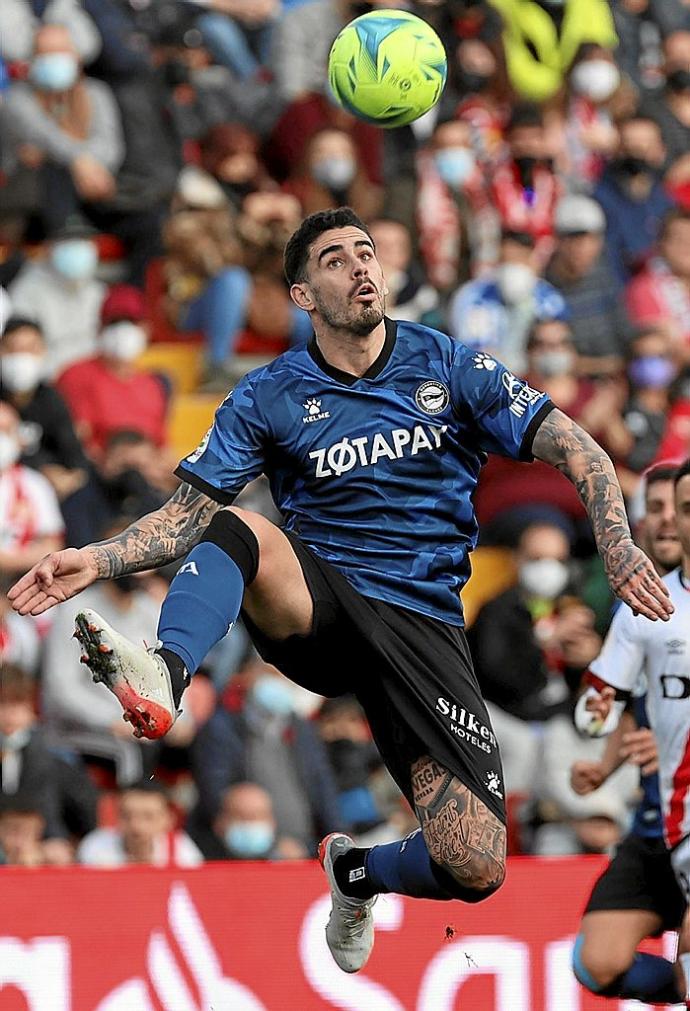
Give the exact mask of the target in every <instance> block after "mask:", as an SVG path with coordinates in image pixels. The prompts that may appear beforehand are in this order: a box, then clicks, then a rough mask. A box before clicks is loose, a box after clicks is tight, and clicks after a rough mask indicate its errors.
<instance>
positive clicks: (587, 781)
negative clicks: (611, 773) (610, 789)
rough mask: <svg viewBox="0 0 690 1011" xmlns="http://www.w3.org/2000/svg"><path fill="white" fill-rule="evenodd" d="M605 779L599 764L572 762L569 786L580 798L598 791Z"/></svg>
mask: <svg viewBox="0 0 690 1011" xmlns="http://www.w3.org/2000/svg"><path fill="white" fill-rule="evenodd" d="M605 779H606V776H605V775H604V769H603V766H602V764H601V762H584V761H580V762H573V764H572V766H571V767H570V785H571V786H572V788H573V790H574V791H575V793H579V794H580V796H584V795H585V794H588V793H593V791H594V790H598V789H599V787H600V786H601V784H602V783H603V782H604V780H605Z"/></svg>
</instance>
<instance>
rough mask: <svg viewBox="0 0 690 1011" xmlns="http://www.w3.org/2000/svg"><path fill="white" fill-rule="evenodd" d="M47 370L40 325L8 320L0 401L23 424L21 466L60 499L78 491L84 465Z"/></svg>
mask: <svg viewBox="0 0 690 1011" xmlns="http://www.w3.org/2000/svg"><path fill="white" fill-rule="evenodd" d="M45 372H46V346H45V341H44V339H43V333H42V331H41V328H40V326H39V325H38V323H35V322H34V321H33V320H31V319H24V318H23V317H22V316H13V317H11V318H10V319H9V320H8V321H7V325H6V326H5V330H4V332H3V333H2V336H0V400H3V401H6V402H7V403H9V404H11V405H12V407H14V409H15V411H17V413H18V414H19V417H20V418H21V420H22V438H23V443H24V448H23V452H22V462H23V463H26V464H27V466H30V467H34V468H35V469H36V470H40V471H41V473H42V474H43V475H44V476H45V477H47V478H48V480H49V481H50V483H51V484H52V486H53V488H54V489H55V492H56V494H57V496H58V498H59V499H60V500H61V501H62V500H63V499H66V498H69V496H70V495H72V494H73V493H74V492H75V491H76V490H77V489H78V488H81V487H82V485H83V484H84V482H85V481H86V467H87V464H86V458H85V456H84V451H83V450H82V448H81V444H80V442H79V440H78V438H77V436H76V433H75V431H74V426H73V424H72V418H71V417H70V413H69V411H68V409H67V405H66V404H65V401H64V400H63V398H62V397H61V396H60V394H59V393H58V392H57V390H56V389H55V387H54V386H53V385H52V384H51V383H49V382H47V381H46V378H45Z"/></svg>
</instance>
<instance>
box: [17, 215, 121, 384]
mask: <svg viewBox="0 0 690 1011" xmlns="http://www.w3.org/2000/svg"><path fill="white" fill-rule="evenodd" d="M93 236H94V229H93V228H92V227H91V226H90V225H89V224H88V223H87V222H85V221H84V220H83V218H81V217H77V216H72V217H70V218H68V219H67V221H66V222H65V224H64V225H63V226H62V227H61V228H59V229H58V230H56V231H55V232H54V233H53V234H52V236H51V238H50V240H49V241H48V242H47V243H46V246H45V252H44V255H43V256H41V257H38V258H37V259H33V260H27V261H26V262H25V263H24V265H23V266H22V268H21V269H20V271H19V273H18V274H17V276H16V277H15V279H14V281H12V283H11V284H10V286H9V295H10V298H11V300H12V308H13V311H14V313H15V314H16V315H18V316H24V317H27V318H28V319H33V320H34V321H35V322H36V323H38V325H39V326H40V328H41V330H42V332H43V337H44V339H45V345H46V359H45V376H47V377H49V378H50V377H53V376H55V375H57V373H58V372H60V371H61V370H62V369H64V368H65V367H66V366H68V365H70V364H71V363H72V362H74V361H78V360H79V359H81V358H86V357H87V356H88V355H92V354H94V353H95V351H96V336H97V334H98V325H99V313H100V308H101V303H102V302H103V298H104V296H105V291H106V286H105V284H103V282H102V281H99V280H98V279H97V278H96V276H95V274H96V268H97V266H98V247H97V246H96V243H95V242H94V239H93Z"/></svg>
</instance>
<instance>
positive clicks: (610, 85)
mask: <svg viewBox="0 0 690 1011" xmlns="http://www.w3.org/2000/svg"><path fill="white" fill-rule="evenodd" d="M620 83H621V75H620V73H619V72H618V67H616V66H614V65H613V63H609V61H608V60H583V61H582V63H578V65H577V66H576V67H575V68H574V70H573V72H572V74H571V75H570V84H571V85H572V88H573V91H576V92H577V94H578V95H584V97H585V98H589V99H590V100H591V101H592V102H605V101H606V100H607V99H608V98H610V97H611V95H613V94H614V92H615V91H616V89H617V88H618V85H619V84H620Z"/></svg>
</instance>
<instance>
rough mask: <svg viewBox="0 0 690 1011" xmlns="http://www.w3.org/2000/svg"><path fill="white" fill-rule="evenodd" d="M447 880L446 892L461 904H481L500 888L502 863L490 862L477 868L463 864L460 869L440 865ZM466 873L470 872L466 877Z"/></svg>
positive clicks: (503, 876)
mask: <svg viewBox="0 0 690 1011" xmlns="http://www.w3.org/2000/svg"><path fill="white" fill-rule="evenodd" d="M440 866H441V868H442V869H443V870H444V871H445V874H446V879H447V880H448V891H449V892H450V893H451V894H452V895H454V896H455V898H458V899H462V901H463V902H470V903H475V902H483V901H484V899H488V898H490V897H491V896H492V895H493V894H494V893H495V892H497V891H498V889H499V888H500V887H501V885H502V884H503V882H504V881H505V877H506V868H505V863H504V862H498V861H494V860H492V861H491V862H490V864H486V863H485V862H482V863H481V864H479V865H478V866H475V867H473V866H471V865H467V864H465V865H464V866H463V867H462V868H458V867H453V865H452V864H441V865H440ZM468 871H469V872H470V874H469V876H468Z"/></svg>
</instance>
